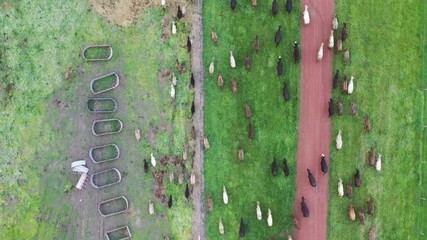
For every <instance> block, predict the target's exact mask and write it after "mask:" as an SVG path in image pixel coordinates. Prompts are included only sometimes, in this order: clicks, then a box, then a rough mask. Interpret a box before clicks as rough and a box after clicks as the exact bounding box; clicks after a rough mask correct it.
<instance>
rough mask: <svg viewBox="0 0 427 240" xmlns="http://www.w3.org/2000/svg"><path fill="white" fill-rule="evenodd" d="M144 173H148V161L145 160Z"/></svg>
mask: <svg viewBox="0 0 427 240" xmlns="http://www.w3.org/2000/svg"><path fill="white" fill-rule="evenodd" d="M144 172H145V173H147V172H148V162H147V160H146V159H144Z"/></svg>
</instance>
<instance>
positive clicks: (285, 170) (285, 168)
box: [283, 158, 289, 177]
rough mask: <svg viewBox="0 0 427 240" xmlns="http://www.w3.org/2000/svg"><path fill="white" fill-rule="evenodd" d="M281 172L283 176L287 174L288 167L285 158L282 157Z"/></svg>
mask: <svg viewBox="0 0 427 240" xmlns="http://www.w3.org/2000/svg"><path fill="white" fill-rule="evenodd" d="M283 173H284V174H285V177H287V176H289V167H288V163H287V162H286V158H283Z"/></svg>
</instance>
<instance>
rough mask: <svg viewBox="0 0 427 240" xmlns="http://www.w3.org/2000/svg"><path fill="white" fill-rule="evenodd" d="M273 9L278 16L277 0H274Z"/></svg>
mask: <svg viewBox="0 0 427 240" xmlns="http://www.w3.org/2000/svg"><path fill="white" fill-rule="evenodd" d="M271 9H272V11H273V15H274V16H276V14H277V13H278V12H279V3H278V2H277V0H273V6H272V7H271Z"/></svg>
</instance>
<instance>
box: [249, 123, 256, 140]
mask: <svg viewBox="0 0 427 240" xmlns="http://www.w3.org/2000/svg"><path fill="white" fill-rule="evenodd" d="M248 136H249V139H251V140H254V138H255V130H254V126H253V124H252V123H249V128H248Z"/></svg>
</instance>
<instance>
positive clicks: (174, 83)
mask: <svg viewBox="0 0 427 240" xmlns="http://www.w3.org/2000/svg"><path fill="white" fill-rule="evenodd" d="M176 83H177V80H176V76H175V73H174V72H173V73H172V84H173V85H174V86H176Z"/></svg>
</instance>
